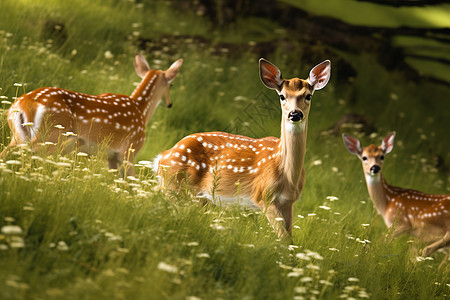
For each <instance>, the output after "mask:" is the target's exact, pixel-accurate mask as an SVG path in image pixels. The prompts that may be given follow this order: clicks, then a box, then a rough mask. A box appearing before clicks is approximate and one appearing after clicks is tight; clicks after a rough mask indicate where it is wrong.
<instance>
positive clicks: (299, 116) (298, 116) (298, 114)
mask: <svg viewBox="0 0 450 300" xmlns="http://www.w3.org/2000/svg"><path fill="white" fill-rule="evenodd" d="M288 118H289V121H291V122H294V123H296V122H299V121H301V120H303V113H302V111H301V110H294V111H291V112H290V113H289V115H288Z"/></svg>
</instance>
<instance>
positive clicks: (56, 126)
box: [55, 124, 64, 129]
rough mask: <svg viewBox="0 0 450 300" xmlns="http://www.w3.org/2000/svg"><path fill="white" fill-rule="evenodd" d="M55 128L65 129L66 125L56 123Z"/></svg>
mask: <svg viewBox="0 0 450 300" xmlns="http://www.w3.org/2000/svg"><path fill="white" fill-rule="evenodd" d="M55 128H58V129H64V126H62V125H59V124H58V125H55Z"/></svg>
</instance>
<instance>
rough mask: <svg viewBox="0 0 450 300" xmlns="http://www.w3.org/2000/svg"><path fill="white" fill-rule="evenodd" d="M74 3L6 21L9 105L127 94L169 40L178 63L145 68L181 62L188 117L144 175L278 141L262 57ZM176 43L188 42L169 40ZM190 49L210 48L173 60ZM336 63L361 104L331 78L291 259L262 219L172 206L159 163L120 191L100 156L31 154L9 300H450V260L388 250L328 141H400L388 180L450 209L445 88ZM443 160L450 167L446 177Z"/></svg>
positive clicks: (9, 205)
mask: <svg viewBox="0 0 450 300" xmlns="http://www.w3.org/2000/svg"><path fill="white" fill-rule="evenodd" d="M72 3H74V4H73V5H72V4H71V5H69V4H68V2H67V3H66V2H62V1H46V2H45V3H44V2H39V1H37V2H36V1H33V2H31V1H6V2H5V3H4V4H2V8H4V12H6V13H3V15H4V16H5V18H2V19H0V29H1V30H2V31H0V88H1V90H0V94H1V95H2V96H5V97H6V98H2V100H4V101H13V100H14V99H13V98H14V97H15V96H16V93H17V94H19V95H20V94H21V93H22V92H23V91H24V90H25V91H30V90H32V89H35V88H38V87H41V86H52V85H55V86H60V87H63V88H68V89H73V90H76V91H80V92H86V93H92V94H97V93H103V92H115V93H124V94H130V93H131V91H132V90H133V88H134V85H133V82H136V81H138V77H137V75H135V74H134V70H133V66H132V57H133V56H134V53H135V52H136V51H137V50H138V49H137V46H136V41H137V38H138V37H142V38H145V39H150V40H151V41H152V43H155V45H156V44H157V43H158V41H159V40H160V39H164V38H166V39H169V40H170V39H173V41H174V46H167V47H166V48H161V49H159V50H155V51H154V52H152V53H145V55H146V57H147V58H148V60H149V62H150V65H151V67H152V66H153V67H161V68H167V67H168V66H169V65H170V63H171V62H172V61H174V60H175V59H177V58H179V57H183V58H184V64H183V66H182V67H181V70H180V73H179V75H178V76H177V78H176V79H175V81H174V87H173V88H172V90H171V96H172V100H173V102H174V106H173V108H171V109H170V110H168V109H165V108H158V110H157V112H156V114H155V115H154V118H153V119H152V121H151V123H150V124H149V127H148V128H147V142H146V145H145V147H144V148H143V149H142V151H141V152H140V153H139V155H138V157H137V160H136V161H142V160H151V159H152V158H153V157H154V156H155V155H156V154H157V153H159V152H160V151H162V150H164V149H167V148H169V147H171V146H172V145H173V144H174V143H175V142H176V141H178V140H179V139H180V138H182V137H183V136H185V135H187V134H189V133H192V132H199V131H209V130H228V131H230V132H234V133H241V134H247V135H251V136H254V137H260V136H268V135H274V136H279V130H280V126H279V120H280V116H279V112H278V110H279V107H278V105H279V104H278V99H277V97H276V95H275V94H274V92H273V91H269V90H267V89H266V88H265V87H264V86H263V85H262V84H261V83H260V80H259V78H258V65H257V62H258V57H257V56H256V55H254V54H252V53H251V52H250V51H249V52H248V53H241V55H237V56H235V55H233V56H231V55H229V56H228V55H223V54H222V55H216V54H214V53H216V51H215V48H214V47H215V46H214V41H220V38H221V35H220V34H219V32H220V31H215V30H213V29H212V26H211V25H210V24H209V23H208V22H207V20H206V19H204V18H200V17H197V16H195V14H193V13H192V14H191V13H189V12H185V13H180V12H177V11H176V10H174V9H173V8H172V7H170V6H169V5H167V4H166V3H164V2H143V3H144V4H143V5H142V4H140V3H137V4H135V3H133V2H129V1H101V2H95V3H92V2H89V1H81V0H79V1H76V2H72ZM48 18H51V19H55V20H57V21H59V22H63V23H64V24H65V28H66V30H67V39H66V40H65V41H64V42H63V43H62V44H57V43H56V41H51V42H50V41H49V40H48V37H47V36H44V35H42V34H41V31H40V28H42V26H43V24H45V22H46V20H47V19H48ZM240 22H242V23H245V22H246V20H245V19H243V20H241V21H240ZM174 31H176V32H177V35H175V36H167V34H171V33H173V32H174ZM137 32H138V33H137ZM186 34H193V35H201V36H204V37H205V38H208V39H211V40H212V41H213V43H212V44H211V45H206V46H200V45H197V44H196V43H195V42H191V43H188V42H187V43H186V44H182V45H180V44H178V43H175V41H176V40H177V36H180V35H186ZM225 38H226V39H228V37H225ZM265 38H267V37H265ZM255 39H256V37H255ZM236 42H240V43H244V42H245V41H236ZM175 45H176V46H175ZM155 49H156V48H155ZM73 50H76V51H73ZM107 51H109V52H108V54H107V55H105V52H107ZM223 53H226V52H223ZM109 54H112V57H111V55H109ZM338 54H339V55H341V56H342V57H344V58H345V59H347V60H348V61H350V62H352V63H353V65H354V67H355V68H356V69H357V71H358V75H357V77H356V78H355V80H354V81H353V82H352V83H348V86H347V87H342V86H339V87H338V86H336V79H335V78H333V77H332V81H331V82H330V84H329V85H328V86H327V87H326V88H325V89H324V90H321V91H318V92H317V93H316V94H315V95H314V98H313V100H312V109H311V113H310V120H309V136H308V145H307V154H306V161H305V168H306V172H307V178H306V186H305V188H304V190H303V194H302V197H301V199H300V200H299V201H298V202H297V203H296V205H295V218H294V230H293V239H294V244H293V245H291V246H288V245H285V244H283V243H281V242H279V241H277V238H276V235H275V234H274V232H273V231H272V229H271V227H270V226H269V225H268V222H267V220H266V218H265V217H264V216H263V214H261V213H259V212H254V211H247V210H242V209H240V208H237V207H230V208H225V207H218V206H213V205H207V206H205V207H202V206H200V205H199V204H198V201H197V200H196V199H195V198H193V197H191V196H190V195H189V193H188V191H184V190H182V192H181V193H180V194H174V193H170V192H167V191H164V190H159V189H158V188H157V186H156V180H155V179H156V178H155V177H154V175H153V174H152V172H151V171H150V169H149V167H148V165H147V164H146V163H144V162H143V163H141V164H138V165H137V166H136V173H137V175H136V177H129V178H127V179H126V180H123V179H120V178H119V176H118V174H117V173H114V172H109V171H108V170H107V169H106V163H105V161H104V159H103V158H102V154H100V155H99V156H94V157H89V158H87V157H84V156H83V155H82V154H77V152H74V153H71V154H69V155H67V156H65V157H62V156H59V155H53V156H50V157H45V156H44V157H41V156H36V155H35V154H33V153H31V152H30V151H29V150H27V148H26V147H23V148H20V149H17V151H15V153H12V154H11V155H10V156H8V157H7V159H5V160H4V161H3V162H0V229H1V230H2V232H1V233H0V270H1V271H0V295H1V298H2V299H41V298H45V299H61V298H65V299H79V298H88V299H111V298H114V299H122V298H123V299H190V300H194V299H198V298H200V299H216V298H221V299H336V298H340V297H342V298H368V297H370V298H373V299H384V298H388V299H412V298H416V299H441V298H445V297H448V295H449V293H450V291H449V289H450V287H449V284H450V279H449V275H448V274H449V273H448V262H446V263H444V265H443V267H442V268H440V269H438V266H439V264H440V263H441V261H442V259H443V258H444V254H443V253H436V254H434V255H433V257H432V258H428V259H426V260H424V261H417V260H416V257H417V256H418V254H417V250H416V249H420V247H422V246H423V245H420V243H419V244H418V243H417V241H415V240H413V239H412V238H411V237H408V236H403V237H400V238H397V239H393V238H391V237H390V234H389V232H388V230H387V229H386V227H385V225H384V224H383V222H382V219H381V217H379V216H377V215H376V212H375V210H374V208H373V206H372V203H371V201H370V199H369V197H368V194H367V191H366V188H365V183H364V182H363V176H362V172H361V170H360V166H359V162H358V161H357V159H356V158H355V157H354V156H351V155H350V154H349V153H348V152H347V151H346V150H345V148H344V147H343V145H342V141H341V138H340V136H333V135H330V134H327V133H326V132H325V131H326V130H327V129H328V128H329V127H330V126H331V125H333V123H334V122H335V121H336V120H338V119H339V118H340V117H341V116H342V115H343V114H345V113H349V112H357V113H361V114H365V115H367V116H368V117H369V118H370V119H371V120H372V121H373V123H374V124H375V127H376V128H377V129H378V132H377V133H375V134H373V135H372V136H370V137H369V136H362V135H361V134H359V133H358V132H357V131H355V130H352V129H350V130H349V131H350V132H349V133H351V134H356V135H358V136H359V137H360V138H361V140H362V142H363V143H364V144H367V143H379V142H380V141H381V138H382V136H383V135H385V134H386V133H388V132H389V131H392V130H396V131H397V132H398V135H397V140H396V145H395V146H394V151H393V153H391V154H389V156H388V157H387V158H386V163H385V175H386V177H387V180H388V181H389V182H390V183H392V184H395V185H400V186H405V187H406V186H408V187H415V188H417V189H421V190H423V191H426V192H430V193H431V192H433V193H448V192H449V181H450V178H449V173H448V169H447V170H446V169H445V165H446V164H447V163H448V161H450V157H449V153H448V151H447V149H448V147H449V146H450V145H449V141H448V139H447V135H448V133H447V128H448V127H449V126H448V125H449V121H448V120H449V117H450V116H449V111H448V109H447V107H448V99H447V98H448V97H447V95H448V88H445V87H440V86H438V85H433V84H430V83H426V84H421V85H416V84H414V83H410V82H407V81H405V80H404V79H403V78H402V77H401V76H400V75H399V74H390V73H388V72H387V71H386V70H384V69H382V68H381V67H380V66H379V65H378V64H377V63H376V61H375V60H374V59H373V58H372V57H370V56H368V55H362V56H360V57H352V56H349V55H347V54H345V53H338ZM297 55H298V53H274V54H273V55H272V56H271V57H267V58H268V59H269V60H271V61H273V62H274V63H275V64H276V65H277V66H279V67H280V69H281V70H282V72H283V75H284V77H286V78H290V77H297V76H298V77H303V78H305V77H306V76H307V74H308V71H309V69H310V68H311V67H312V66H313V65H314V64H315V63H318V62H311V61H309V60H308V58H307V57H303V58H302V60H303V61H307V63H308V64H309V65H297V64H295V65H293V64H292V63H290V62H291V61H296V62H297V61H300V58H298V57H297ZM294 56H295V58H292V57H294ZM291 58H292V59H291ZM324 59H326V57H324ZM14 83H26V85H25V86H15V85H14ZM2 105H3V106H2V118H1V120H0V124H1V126H2V127H1V128H2V131H1V132H2V136H1V139H0V143H1V144H2V145H6V144H7V143H8V142H9V140H8V137H9V131H8V129H7V125H6V116H5V111H6V109H7V108H8V106H9V105H8V104H7V102H5V103H3V104H2ZM437 156H440V157H441V159H442V160H443V161H444V166H442V165H441V166H436V164H435V160H436V159H437V158H436V157H437ZM11 226H12V227H11ZM412 241H413V242H412ZM416 245H417V246H416Z"/></svg>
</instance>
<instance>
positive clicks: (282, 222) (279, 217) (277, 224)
mask: <svg viewBox="0 0 450 300" xmlns="http://www.w3.org/2000/svg"><path fill="white" fill-rule="evenodd" d="M292 214H293V203H285V204H282V203H279V202H278V201H276V202H272V203H271V204H270V205H269V206H268V207H267V209H266V216H267V219H269V222H270V224H271V225H272V227H273V228H274V229H275V231H276V232H277V234H278V237H279V238H280V239H282V240H286V241H288V242H289V243H292Z"/></svg>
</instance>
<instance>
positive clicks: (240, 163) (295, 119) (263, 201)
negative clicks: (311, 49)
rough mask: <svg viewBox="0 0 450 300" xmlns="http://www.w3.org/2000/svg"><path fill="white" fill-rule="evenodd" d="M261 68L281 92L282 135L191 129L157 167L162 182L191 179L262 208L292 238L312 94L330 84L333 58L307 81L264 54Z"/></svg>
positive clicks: (203, 188)
mask: <svg viewBox="0 0 450 300" xmlns="http://www.w3.org/2000/svg"><path fill="white" fill-rule="evenodd" d="M259 71H260V78H261V80H262V82H263V83H264V85H265V86H266V87H268V88H269V89H273V90H275V91H276V92H277V93H278V95H279V97H280V103H281V111H282V117H281V137H280V139H278V138H275V137H265V138H261V139H254V138H250V137H246V136H241V135H233V134H229V133H224V132H206V133H196V134H191V135H189V136H186V137H185V138H183V139H182V140H181V141H179V142H178V143H177V144H176V145H175V146H174V147H173V148H172V149H170V150H167V151H164V152H162V153H161V154H160V155H158V156H157V157H156V159H155V161H154V171H155V173H157V174H158V175H159V176H160V180H161V182H160V184H161V185H165V186H168V187H172V188H174V187H175V188H176V186H177V184H179V183H180V182H181V181H183V180H185V179H187V182H188V183H189V184H190V186H191V187H192V191H193V192H194V194H195V193H198V194H199V195H203V196H205V197H207V198H210V199H211V198H212V199H211V200H213V201H217V200H219V201H220V202H232V203H239V204H241V205H246V204H250V205H251V206H254V207H256V208H259V209H261V210H262V211H264V212H265V214H266V216H267V218H268V219H269V221H270V223H271V224H272V226H273V227H274V228H275V230H276V232H277V234H278V236H279V237H280V238H290V237H291V235H292V214H293V204H294V201H296V200H297V199H298V198H299V196H300V193H301V191H302V189H303V185H304V182H305V170H304V167H303V165H304V157H305V150H306V135H307V129H308V116H309V110H310V107H311V97H312V95H313V93H314V91H315V90H320V89H322V88H323V87H325V85H326V84H327V83H328V80H329V79H330V74H331V62H330V61H328V60H326V61H324V62H322V63H320V64H319V65H317V66H315V67H314V68H313V69H312V70H311V71H310V73H309V77H308V79H306V80H303V79H299V78H293V79H286V80H285V79H283V77H282V76H281V72H280V70H279V69H278V68H277V67H276V66H275V65H273V64H271V63H270V62H268V61H267V60H264V59H260V61H259ZM171 179H175V180H171ZM216 196H217V197H216Z"/></svg>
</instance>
